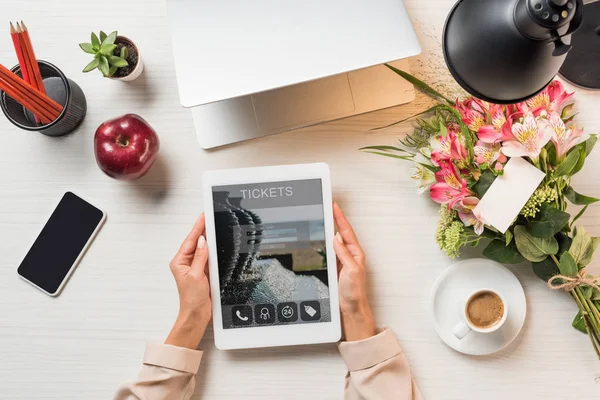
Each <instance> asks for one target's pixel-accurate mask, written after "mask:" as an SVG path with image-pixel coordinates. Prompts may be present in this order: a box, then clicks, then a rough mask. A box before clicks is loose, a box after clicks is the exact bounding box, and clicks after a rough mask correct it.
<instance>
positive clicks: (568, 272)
mask: <svg viewBox="0 0 600 400" xmlns="http://www.w3.org/2000/svg"><path fill="white" fill-rule="evenodd" d="M558 269H559V270H560V273H561V275H564V276H568V277H569V278H574V277H576V276H577V273H578V272H579V269H578V268H577V263H575V260H574V259H573V256H571V254H569V252H568V251H565V252H564V253H563V254H562V256H560V263H559V264H558Z"/></svg>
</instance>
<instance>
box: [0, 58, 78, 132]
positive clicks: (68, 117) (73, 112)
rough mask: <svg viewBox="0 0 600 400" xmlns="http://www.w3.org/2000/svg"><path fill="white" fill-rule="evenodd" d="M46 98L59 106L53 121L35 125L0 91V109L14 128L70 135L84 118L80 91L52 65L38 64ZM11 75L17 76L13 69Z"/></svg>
mask: <svg viewBox="0 0 600 400" xmlns="http://www.w3.org/2000/svg"><path fill="white" fill-rule="evenodd" d="M38 65H39V67H40V73H41V75H42V80H43V81H44V87H45V88H46V94H47V95H48V96H49V97H50V98H52V99H53V100H54V101H56V102H57V103H59V104H60V105H62V106H63V110H62V112H61V113H60V115H59V116H58V118H56V119H55V120H54V121H52V122H50V123H48V124H45V125H38V124H37V123H36V121H35V117H34V115H33V114H32V113H31V112H30V111H29V110H27V109H26V108H25V107H23V106H22V105H21V104H19V103H18V102H17V101H16V100H14V99H13V98H12V97H10V96H9V95H8V94H6V93H5V92H3V91H1V90H0V108H2V111H3V112H4V115H6V118H8V120H9V121H10V122H12V123H13V124H14V125H15V126H18V127H19V128H21V129H25V130H28V131H38V132H40V133H42V134H44V135H47V136H63V135H67V134H69V133H71V132H73V131H74V130H75V129H77V127H79V125H81V123H82V122H83V119H84V118H85V113H86V111H87V101H86V99H85V95H84V94H83V91H82V90H81V88H80V87H79V85H77V84H76V83H75V82H73V81H72V80H71V79H69V78H67V77H66V76H65V74H63V73H62V71H61V70H60V69H58V68H56V67H55V66H54V65H52V64H50V63H49V62H46V61H41V60H38ZM12 71H13V72H14V73H15V74H17V75H19V76H21V68H20V67H19V66H18V65H17V66H15V67H13V68H12Z"/></svg>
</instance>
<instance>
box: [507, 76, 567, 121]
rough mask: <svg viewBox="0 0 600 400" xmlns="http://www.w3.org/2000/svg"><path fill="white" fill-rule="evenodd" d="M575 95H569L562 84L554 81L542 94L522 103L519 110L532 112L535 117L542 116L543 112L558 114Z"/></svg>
mask: <svg viewBox="0 0 600 400" xmlns="http://www.w3.org/2000/svg"><path fill="white" fill-rule="evenodd" d="M574 94H575V93H574V92H572V93H567V92H566V91H565V87H564V86H563V84H562V83H561V82H559V81H553V82H551V83H550V84H549V85H548V86H547V87H546V88H545V89H544V90H543V91H542V92H541V93H539V94H537V95H535V96H534V97H532V98H531V99H529V100H527V101H525V102H524V103H520V104H519V108H520V109H521V110H522V111H524V112H527V111H530V112H532V113H533V115H535V116H538V115H540V114H541V113H542V112H543V111H546V112H547V113H548V114H550V113H554V112H558V111H559V110H560V108H561V107H562V105H563V104H564V103H565V102H566V101H567V100H569V99H570V98H571V97H572V96H573V95H574Z"/></svg>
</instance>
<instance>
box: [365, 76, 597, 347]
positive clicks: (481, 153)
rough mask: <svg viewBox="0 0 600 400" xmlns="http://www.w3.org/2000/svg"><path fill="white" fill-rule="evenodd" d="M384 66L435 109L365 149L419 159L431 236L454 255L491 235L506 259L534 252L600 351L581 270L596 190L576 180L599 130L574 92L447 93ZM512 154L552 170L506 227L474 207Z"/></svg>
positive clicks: (537, 268)
mask: <svg viewBox="0 0 600 400" xmlns="http://www.w3.org/2000/svg"><path fill="white" fill-rule="evenodd" d="M388 67H389V68H390V69H392V70H393V71H394V72H396V73H397V74H398V75H400V76H402V77H403V78H405V79H407V80H409V81H410V82H411V83H413V84H414V85H415V86H416V87H417V88H419V89H420V90H421V91H423V92H424V93H426V94H428V95H430V96H432V97H433V98H435V99H436V100H438V101H439V103H438V104H436V105H435V106H433V107H431V108H430V109H428V110H425V111H424V112H422V113H420V114H418V115H416V116H419V115H425V114H432V116H430V117H429V118H419V119H417V127H416V129H415V131H414V132H413V133H412V134H410V135H408V136H406V137H405V138H403V139H401V140H400V144H399V145H398V146H369V147H365V148H363V149H361V150H364V151H367V152H370V153H374V154H377V155H381V156H386V157H392V158H397V159H401V160H406V161H409V162H411V163H413V166H414V168H413V174H412V178H413V179H414V180H416V181H417V185H418V188H419V191H420V192H426V191H429V196H430V197H431V199H432V200H433V201H435V202H436V203H439V204H440V205H441V208H440V219H439V222H438V228H437V232H436V233H435V239H436V242H437V244H438V245H439V247H440V248H441V249H442V250H443V251H444V252H445V253H446V254H447V255H448V256H450V257H452V258H455V257H457V256H458V255H459V253H460V249H461V248H462V247H465V246H478V245H480V244H484V243H485V244H486V246H485V248H484V249H483V255H484V256H485V257H487V258H490V259H492V260H495V261H498V262H500V263H503V264H516V263H520V262H523V261H525V260H527V261H530V262H531V263H532V266H533V270H534V272H535V274H536V275H537V276H538V277H540V278H541V279H543V280H544V281H546V282H547V283H548V285H549V287H550V288H552V289H557V290H565V291H567V292H569V293H570V295H571V296H572V297H573V299H574V301H575V302H576V303H577V306H578V308H579V312H578V313H577V315H576V317H575V319H574V321H573V327H574V328H576V329H578V330H580V331H582V332H584V333H587V334H588V335H589V338H590V340H591V342H592V345H593V347H594V350H595V351H596V354H597V355H598V357H599V358H600V350H599V348H600V277H594V276H591V275H589V274H588V273H586V270H585V267H586V266H587V265H588V264H589V263H590V262H591V260H592V255H593V253H594V251H595V250H596V248H597V246H598V244H599V243H600V238H597V237H592V236H590V235H589V234H588V233H587V232H586V231H585V230H584V229H583V228H581V227H579V228H577V227H576V226H575V222H576V221H577V219H578V218H580V217H581V216H582V215H583V213H584V212H585V211H586V209H587V207H588V206H589V205H590V204H592V203H595V202H597V201H600V200H599V199H596V198H592V197H589V196H585V195H582V194H579V193H577V192H576V191H575V190H574V189H573V187H571V177H572V176H573V175H575V174H576V173H578V172H579V171H580V170H581V169H582V168H583V165H584V163H585V160H586V157H587V156H588V155H589V154H590V152H591V151H592V149H593V147H594V145H595V143H596V141H597V137H596V136H594V135H589V134H586V133H584V131H583V129H580V128H578V127H577V126H576V124H575V120H574V119H575V116H576V114H573V103H572V102H571V98H572V96H573V93H567V92H566V91H565V89H564V88H563V85H562V84H561V83H560V82H559V81H554V82H552V83H550V85H548V87H547V88H545V89H544V90H543V91H542V92H541V93H539V94H538V95H536V96H535V97H533V98H531V99H529V100H527V101H525V102H522V103H518V104H510V105H498V104H490V103H487V102H485V101H482V100H479V99H476V98H473V97H469V98H466V99H464V100H462V101H461V100H456V101H451V100H449V99H447V98H446V97H444V96H443V95H442V94H440V93H439V92H437V91H436V90H434V89H433V88H431V87H430V86H428V85H427V84H425V83H424V82H422V81H420V80H418V79H416V78H415V77H413V76H411V75H409V74H407V73H406V72H404V71H400V70H398V69H396V68H394V67H392V66H388ZM416 116H413V117H416ZM411 118H412V117H411ZM404 121H406V120H403V121H398V122H396V123H394V124H391V125H396V124H399V123H401V122H404ZM391 125H388V126H386V127H389V126H391ZM386 127H383V128H386ZM378 129H382V128H378ZM511 157H522V158H523V159H525V160H526V161H528V162H529V163H530V164H532V165H533V166H535V167H536V168H537V169H539V170H540V171H542V172H544V173H545V175H546V176H545V178H544V180H543V181H542V183H541V184H540V185H539V186H538V188H537V189H536V190H535V192H534V193H533V195H532V196H531V197H530V198H529V200H528V201H527V203H526V204H525V206H524V207H523V209H522V210H521V212H520V213H519V215H518V216H517V218H516V219H515V220H514V221H513V223H512V225H511V226H510V228H509V229H508V230H507V231H506V232H505V233H501V232H499V231H498V230H497V229H495V228H493V227H492V226H489V225H487V224H486V221H485V220H484V219H483V218H482V217H481V215H478V213H477V212H475V211H474V210H475V207H476V206H477V204H478V203H479V201H480V199H481V198H482V197H483V196H484V194H485V193H486V191H487V190H488V188H489V187H490V185H491V184H492V183H493V182H494V180H495V179H496V178H497V177H498V176H500V175H502V173H503V170H504V165H505V164H506V163H507V161H508V160H509V159H510V158H511ZM567 200H568V201H569V202H570V203H572V204H575V205H582V206H583V208H582V209H581V211H579V213H577V214H576V215H575V216H574V217H571V215H570V214H569V213H567V212H566V211H565V210H566V208H567Z"/></svg>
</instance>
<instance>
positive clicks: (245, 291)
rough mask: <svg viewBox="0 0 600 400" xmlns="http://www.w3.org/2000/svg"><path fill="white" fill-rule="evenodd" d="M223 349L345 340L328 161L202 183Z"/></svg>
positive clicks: (210, 175)
mask: <svg viewBox="0 0 600 400" xmlns="http://www.w3.org/2000/svg"><path fill="white" fill-rule="evenodd" d="M203 186H204V205H205V210H206V239H207V242H208V246H209V268H210V284H211V295H212V304H213V326H214V333H215V344H216V346H217V348H219V349H222V350H225V349H240V348H251V347H270V346H285V345H299V344H311V343H327V342H336V341H338V340H339V339H340V336H341V328H340V311H339V302H338V287H337V267H336V256H335V253H334V251H333V237H334V229H333V210H332V198H331V178H330V174H329V167H328V166H327V164H302V165H286V166H274V167H259V168H246V169H232V170H220V171H207V172H205V174H204V177H203Z"/></svg>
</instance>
